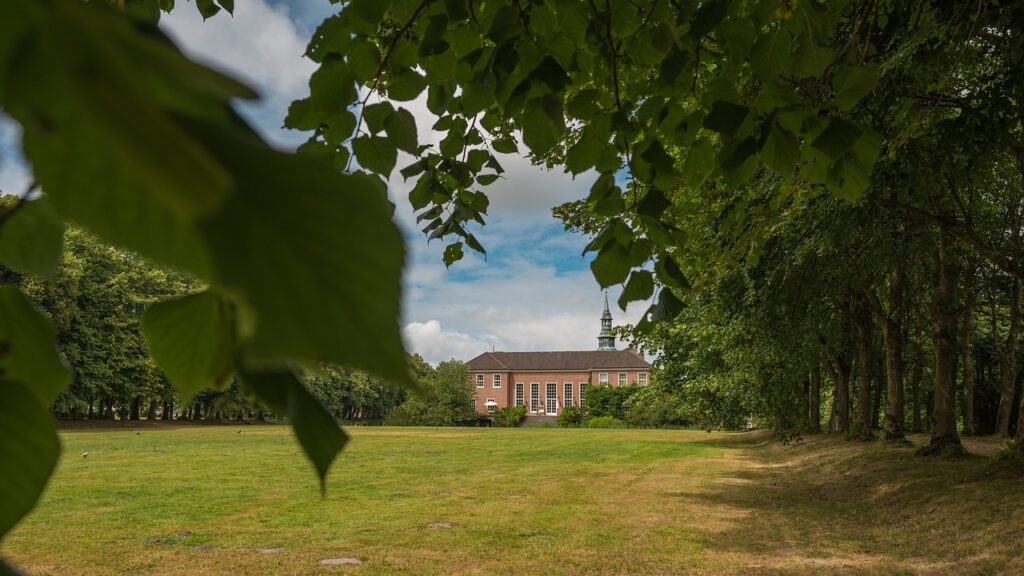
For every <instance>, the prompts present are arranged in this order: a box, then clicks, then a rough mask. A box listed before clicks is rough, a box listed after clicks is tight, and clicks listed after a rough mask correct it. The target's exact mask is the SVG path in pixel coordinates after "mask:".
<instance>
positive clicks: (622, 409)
mask: <svg viewBox="0 0 1024 576" xmlns="http://www.w3.org/2000/svg"><path fill="white" fill-rule="evenodd" d="M638 389H639V387H638V386H611V385H607V384H598V385H596V386H590V387H589V388H587V405H586V410H587V414H588V415H589V416H591V417H601V416H611V417H614V418H618V419H620V420H621V419H623V418H625V415H626V412H627V411H628V410H629V402H630V398H631V397H632V395H633V393H634V392H635V391H637V390H638Z"/></svg>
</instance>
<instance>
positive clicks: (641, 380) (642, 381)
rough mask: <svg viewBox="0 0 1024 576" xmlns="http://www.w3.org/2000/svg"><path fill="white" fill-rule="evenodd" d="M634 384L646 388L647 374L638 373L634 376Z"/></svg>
mask: <svg viewBox="0 0 1024 576" xmlns="http://www.w3.org/2000/svg"><path fill="white" fill-rule="evenodd" d="M636 383H637V384H639V385H640V386H647V372H638V373H637V375H636Z"/></svg>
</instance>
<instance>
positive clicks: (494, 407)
mask: <svg viewBox="0 0 1024 576" xmlns="http://www.w3.org/2000/svg"><path fill="white" fill-rule="evenodd" d="M487 402H494V403H495V404H497V401H496V400H495V399H494V398H488V399H487ZM487 402H484V407H486V408H487V413H488V414H491V413H493V412H494V410H495V409H497V406H490V405H488V404H487Z"/></svg>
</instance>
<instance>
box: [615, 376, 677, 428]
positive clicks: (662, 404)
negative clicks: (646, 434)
mask: <svg viewBox="0 0 1024 576" xmlns="http://www.w3.org/2000/svg"><path fill="white" fill-rule="evenodd" d="M624 420H625V421H626V423H628V424H629V426H630V427H632V428H676V427H680V426H686V425H688V424H690V418H689V415H688V413H687V409H686V406H685V404H684V403H683V400H682V399H681V398H680V397H678V396H676V395H675V394H673V393H671V392H669V391H667V390H664V389H662V388H660V387H659V386H657V385H649V386H643V387H638V388H637V390H636V391H635V392H634V393H633V394H632V395H631V396H630V398H629V411H628V412H626V414H625V418H624Z"/></svg>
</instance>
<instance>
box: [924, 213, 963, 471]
mask: <svg viewBox="0 0 1024 576" xmlns="http://www.w3.org/2000/svg"><path fill="white" fill-rule="evenodd" d="M940 244H941V246H940V248H939V254H938V259H937V260H938V263H937V264H938V265H937V268H938V275H937V279H936V282H935V300H934V302H933V303H932V340H933V342H934V348H935V385H934V386H933V390H932V393H933V395H934V407H933V409H932V421H931V423H932V437H931V441H930V442H929V444H928V446H925V447H924V448H922V449H921V450H919V451H918V452H919V453H920V454H925V455H927V454H941V453H963V447H962V446H961V445H960V436H959V435H957V432H956V355H957V346H956V333H957V328H958V326H957V324H958V323H957V316H958V314H957V312H958V311H957V304H958V302H957V295H956V288H957V281H958V280H959V275H960V269H959V262H958V260H957V254H956V252H955V248H954V245H953V240H952V237H951V235H950V234H949V233H948V232H947V231H946V230H942V231H941V243H940Z"/></svg>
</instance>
